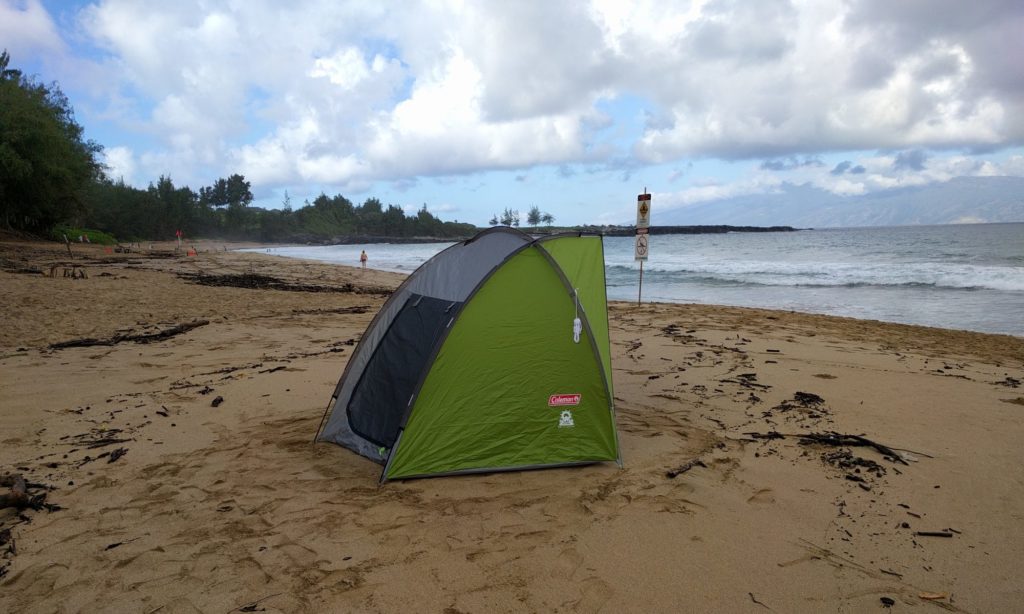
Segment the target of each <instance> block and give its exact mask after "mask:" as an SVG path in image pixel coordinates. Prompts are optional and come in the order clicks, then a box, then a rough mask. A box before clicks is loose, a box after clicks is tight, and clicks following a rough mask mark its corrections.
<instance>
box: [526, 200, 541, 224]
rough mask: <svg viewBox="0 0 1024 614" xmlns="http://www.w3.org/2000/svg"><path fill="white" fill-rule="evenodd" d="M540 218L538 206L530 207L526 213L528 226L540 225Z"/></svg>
mask: <svg viewBox="0 0 1024 614" xmlns="http://www.w3.org/2000/svg"><path fill="white" fill-rule="evenodd" d="M540 218H541V212H540V207H538V206H537V205H534V206H532V207H530V210H529V211H528V212H527V214H526V223H527V224H529V225H530V226H540Z"/></svg>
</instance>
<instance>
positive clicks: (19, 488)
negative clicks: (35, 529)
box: [0, 473, 62, 522]
mask: <svg viewBox="0 0 1024 614" xmlns="http://www.w3.org/2000/svg"><path fill="white" fill-rule="evenodd" d="M0 487H6V488H9V489H10V491H9V492H7V493H6V494H0V509H3V508H7V507H13V508H14V509H16V510H19V511H20V510H24V509H32V510H35V511H37V512H39V511H42V510H46V511H47V512H56V511H58V510H60V509H62V508H61V506H59V505H57V504H55V503H47V502H46V496H47V491H49V490H51V489H52V487H51V486H47V485H46V484H39V483H36V482H32V481H29V480H26V479H25V478H24V476H22V475H21V474H20V473H8V474H4V475H0ZM33 490H41V491H42V492H36V493H33V492H32V491H33ZM18 518H19V519H20V520H22V522H32V520H31V519H30V518H28V517H27V516H25V515H24V514H19V515H18Z"/></svg>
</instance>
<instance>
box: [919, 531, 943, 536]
mask: <svg viewBox="0 0 1024 614" xmlns="http://www.w3.org/2000/svg"><path fill="white" fill-rule="evenodd" d="M914 535H919V536H921V537H953V533H952V532H951V531H914Z"/></svg>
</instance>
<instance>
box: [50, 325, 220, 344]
mask: <svg viewBox="0 0 1024 614" xmlns="http://www.w3.org/2000/svg"><path fill="white" fill-rule="evenodd" d="M209 323H210V321H209V320H193V321H192V322H186V323H184V324H177V325H175V326H172V327H171V328H166V329H164V330H161V331H158V332H155V333H140V334H137V335H130V334H125V335H114V336H113V337H108V338H106V339H93V338H88V337H86V338H82V339H71V340H70V341H61V342H58V343H54V344H52V345H50V349H51V350H62V349H65V348H74V347H91V346H96V345H117V344H118V343H126V342H134V343H153V342H154V341H163V340H165V339H170V338H171V337H174V336H175V335H180V334H182V333H187V332H188V331H190V330H192V329H193V328H198V327H200V326H206V325H207V324H209Z"/></svg>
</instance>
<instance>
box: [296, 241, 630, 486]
mask: <svg viewBox="0 0 1024 614" xmlns="http://www.w3.org/2000/svg"><path fill="white" fill-rule="evenodd" d="M607 309H608V308H607V297H606V294H605V274H604V246H603V243H602V240H601V237H600V236H596V235H585V234H579V233H572V234H561V235H552V236H548V237H543V238H539V239H534V238H532V237H530V236H529V235H527V234H525V233H522V232H520V231H518V230H513V229H511V228H506V227H497V228H491V229H488V230H485V231H483V232H481V233H480V234H478V235H477V236H475V237H474V238H472V239H469V240H468V241H464V242H462V243H457V244H455V245H453V246H451V247H449V248H448V249H446V250H444V251H442V252H441V253H439V254H437V255H436V256H434V257H433V258H431V259H430V260H428V261H427V262H425V263H424V264H423V265H422V266H421V267H420V268H419V269H417V270H416V272H414V273H413V274H412V275H411V276H409V277H408V278H407V279H406V280H405V282H404V283H402V285H401V286H399V287H398V289H397V290H396V291H395V292H394V293H393V294H392V295H391V297H390V298H389V299H388V301H387V302H386V303H385V304H384V306H383V307H382V308H381V310H380V312H379V313H377V315H376V317H374V319H373V321H372V322H370V325H369V327H368V328H367V329H366V332H365V333H364V334H363V337H362V340H361V341H360V342H359V345H358V346H357V347H356V349H355V352H354V353H353V354H352V356H351V358H350V359H349V362H348V366H347V367H346V368H345V372H344V373H343V374H342V376H341V380H340V381H339V382H338V385H337V387H336V388H335V389H334V394H333V396H332V397H331V401H330V403H329V405H328V412H329V414H325V420H324V421H322V422H321V429H320V430H319V431H318V433H317V437H316V439H317V440H318V441H330V442H334V443H337V444H339V445H341V446H344V447H346V448H349V449H351V450H353V451H355V452H357V453H359V454H361V455H363V456H366V457H367V458H370V459H372V460H374V461H376V462H378V463H381V464H383V465H384V470H383V472H382V474H381V481H382V482H383V481H386V480H389V479H402V478H414V477H426V476H437V475H451V474H460V473H476V472H490V471H508V470H516V469H534V468H541V467H558V466H566V465H579V464H586V463H594V462H600V461H618V462H619V463H620V464H621V457H620V454H619V445H618V438H617V435H616V432H615V409H614V405H613V399H614V396H613V394H612V370H611V357H610V353H609V340H608V311H607Z"/></svg>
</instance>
